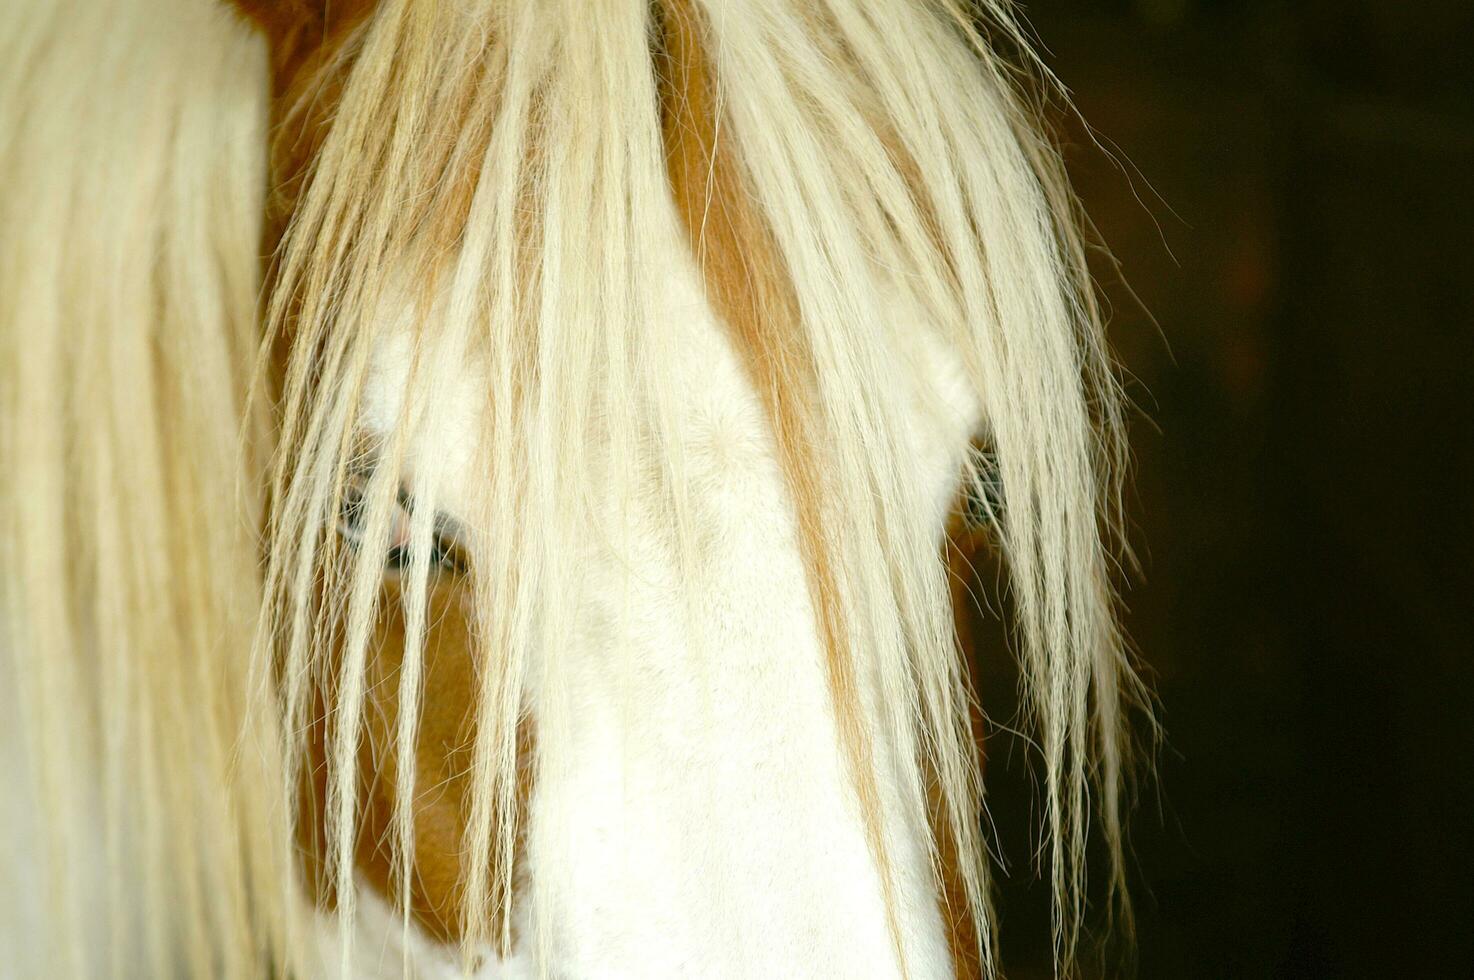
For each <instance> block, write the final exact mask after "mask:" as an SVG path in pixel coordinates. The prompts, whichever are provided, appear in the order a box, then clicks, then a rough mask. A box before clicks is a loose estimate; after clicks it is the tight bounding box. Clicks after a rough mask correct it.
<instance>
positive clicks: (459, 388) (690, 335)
mask: <svg viewBox="0 0 1474 980" xmlns="http://www.w3.org/2000/svg"><path fill="white" fill-rule="evenodd" d="M648 288H649V290H650V293H649V303H648V308H649V309H650V311H651V313H650V316H651V318H652V320H653V321H656V322H655V326H654V329H653V330H652V331H651V333H652V334H653V335H662V336H664V337H665V338H670V337H676V338H678V339H679V342H678V343H665V344H663V346H664V347H665V349H666V351H668V352H669V354H670V362H669V363H668V364H667V365H666V366H667V367H668V368H669V370H666V371H663V372H662V373H661V381H662V383H664V384H667V385H668V386H669V388H668V389H667V391H666V393H665V397H666V398H667V399H669V401H670V403H671V404H672V405H674V407H675V408H676V410H677V412H678V413H679V416H680V426H679V435H680V438H681V440H682V443H683V448H684V449H685V451H686V452H687V454H688V455H689V457H690V459H691V461H692V462H693V464H694V465H695V466H696V469H697V471H698V472H697V473H696V474H694V475H695V476H697V477H698V478H699V477H700V476H702V475H703V474H709V475H712V476H715V475H717V474H719V473H726V474H728V475H733V474H735V473H736V472H738V471H742V470H751V469H763V470H767V469H770V468H772V467H774V466H776V465H777V464H776V452H775V450H774V448H773V447H772V446H771V444H770V442H771V440H770V438H769V436H768V433H767V422H766V417H765V415H764V413H763V408H762V405H761V402H760V400H759V399H758V397H757V393H756V392H755V390H754V389H753V387H752V384H751V382H750V381H749V380H748V378H747V376H746V374H745V372H744V371H743V369H742V366H741V362H740V360H739V358H738V356H737V354H736V352H735V350H734V349H733V348H732V346H731V344H730V342H729V341H728V338H727V337H726V335H725V333H724V332H723V330H722V327H721V325H720V324H719V323H718V321H717V319H716V316H715V314H714V313H713V312H712V309H711V307H710V305H709V304H708V303H707V301H706V298H705V295H704V293H703V291H702V289H701V287H700V284H699V279H698V277H697V273H696V271H695V270H694V269H693V268H690V262H689V260H688V259H687V257H686V256H684V255H683V254H680V253H675V254H673V255H672V256H670V261H669V262H667V263H666V264H665V271H664V274H663V276H662V277H661V278H660V279H659V280H658V281H655V282H652V283H650V284H648ZM405 308H406V309H407V306H406V307H405ZM385 319H386V325H385V327H384V328H383V329H382V330H381V331H380V337H379V339H378V340H377V342H376V343H375V345H374V347H373V349H372V351H371V354H370V358H369V365H368V372H367V376H366V377H365V379H364V388H363V398H362V402H361V407H360V414H359V420H358V423H359V427H360V429H361V430H362V431H363V432H364V434H365V435H368V436H370V437H377V438H379V439H382V440H387V439H388V438H389V437H390V436H391V435H392V434H393V433H394V431H395V429H396V428H397V427H398V425H399V424H400V422H401V420H402V419H403V417H404V413H405V403H406V399H407V397H409V395H410V390H409V389H410V385H411V384H412V380H411V372H412V370H413V365H414V362H415V358H416V354H417V353H421V352H419V351H417V344H418V341H417V339H416V338H417V335H418V331H417V329H416V327H415V325H414V323H413V321H412V318H411V317H409V316H407V315H405V314H404V313H403V311H402V310H401V309H400V304H395V303H392V302H391V303H390V304H388V306H387V309H386V314H385ZM595 395H596V397H597V395H598V393H597V392H596V393H595ZM497 397H498V393H497V392H496V391H495V390H493V386H492V384H491V381H490V379H489V377H488V373H487V371H486V369H485V365H484V364H483V363H482V362H481V361H479V360H478V359H477V358H476V357H465V358H459V359H456V360H455V368H454V371H453V373H452V375H451V376H450V377H448V378H440V379H437V381H436V383H435V386H434V391H433V392H432V393H430V397H429V399H428V400H427V401H426V403H425V404H426V405H431V404H432V403H433V410H432V411H425V412H423V414H422V415H421V421H420V424H419V425H418V426H416V427H415V429H414V431H413V434H412V436H411V440H410V444H409V445H408V446H407V449H406V459H405V469H406V471H407V475H409V476H411V477H414V478H424V477H429V478H432V479H433V480H434V491H435V496H436V504H437V508H438V509H439V510H442V511H444V512H446V513H447V514H449V515H451V516H454V517H458V518H461V519H463V520H465V519H468V518H469V517H470V516H471V515H474V514H475V513H476V512H477V509H478V506H477V505H478V500H477V488H478V486H479V485H481V484H482V483H483V482H484V481H483V480H482V479H481V476H480V473H479V470H478V467H479V466H480V465H482V464H481V456H480V449H481V440H482V430H483V425H484V420H485V418H486V409H487V407H488V404H489V402H492V401H494V400H495V399H496V398H497ZM599 448H600V444H599V443H598V442H597V440H595V441H593V442H591V445H590V449H591V450H592V451H593V452H595V453H597V452H598V450H599Z"/></svg>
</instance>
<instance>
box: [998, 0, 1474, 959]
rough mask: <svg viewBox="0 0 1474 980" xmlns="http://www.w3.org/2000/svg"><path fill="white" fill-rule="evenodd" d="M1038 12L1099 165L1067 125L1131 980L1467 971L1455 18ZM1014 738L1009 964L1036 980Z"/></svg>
mask: <svg viewBox="0 0 1474 980" xmlns="http://www.w3.org/2000/svg"><path fill="white" fill-rule="evenodd" d="M1025 14H1026V16H1027V18H1028V20H1029V21H1030V23H1031V24H1032V26H1033V29H1034V32H1035V34H1036V35H1037V39H1038V41H1039V43H1040V45H1041V46H1042V47H1043V48H1044V49H1045V55H1046V60H1047V61H1048V63H1049V64H1050V65H1051V67H1053V68H1054V69H1055V70H1056V72H1057V73H1058V75H1059V76H1060V78H1061V79H1062V80H1063V82H1064V83H1065V85H1067V86H1068V87H1069V88H1070V89H1071V90H1072V92H1073V93H1074V96H1075V100H1076V103H1077V105H1078V107H1079V109H1080V111H1081V114H1082V115H1083V117H1084V118H1085V119H1086V120H1088V121H1089V123H1090V124H1091V126H1092V127H1093V128H1094V131H1095V136H1096V138H1097V139H1098V140H1099V142H1100V143H1101V144H1103V145H1104V147H1105V148H1106V149H1107V150H1109V151H1110V154H1111V155H1107V154H1106V153H1105V152H1103V151H1102V150H1101V149H1100V148H1099V147H1097V146H1096V145H1094V144H1093V143H1092V141H1091V137H1090V133H1089V132H1088V131H1087V130H1085V129H1084V128H1083V127H1082V126H1080V125H1078V124H1071V123H1069V122H1068V119H1067V118H1066V117H1065V116H1063V115H1061V117H1060V124H1061V126H1062V132H1061V135H1062V137H1063V138H1064V140H1065V142H1066V144H1067V153H1066V157H1067V162H1068V164H1069V166H1070V170H1071V173H1072V176H1073V179H1074V181H1075V183H1076V185H1077V187H1078V189H1079V191H1080V193H1081V196H1082V197H1083V199H1084V202H1085V206H1086V209H1087V211H1088V213H1089V214H1090V216H1091V217H1092V218H1093V219H1094V222H1095V224H1096V226H1097V227H1098V228H1099V232H1100V235H1101V237H1102V238H1103V239H1104V240H1105V242H1106V243H1107V244H1108V245H1109V246H1110V248H1111V250H1112V252H1113V253H1114V255H1115V257H1116V259H1117V260H1118V261H1119V263H1120V266H1121V273H1120V276H1117V275H1116V273H1115V271H1114V269H1113V267H1112V265H1111V263H1110V262H1108V261H1104V260H1102V261H1101V263H1100V266H1099V268H1098V269H1097V274H1098V277H1099V278H1100V279H1101V283H1102V288H1103V290H1104V292H1105V293H1106V295H1107V296H1108V298H1109V300H1110V305H1111V308H1112V314H1111V322H1110V332H1111V336H1112V340H1113V343H1114V345H1115V347H1116V349H1117V351H1118V352H1119V354H1120V357H1121V360H1122V362H1123V364H1124V366H1125V368H1126V369H1127V371H1128V372H1129V373H1130V380H1129V382H1128V389H1129V392H1130V394H1131V396H1132V398H1133V399H1134V401H1135V402H1136V404H1137V405H1138V406H1139V407H1140V409H1141V411H1140V412H1139V413H1138V414H1137V415H1136V417H1135V419H1134V421H1133V427H1132V443H1133V447H1134V452H1135V458H1136V468H1135V472H1134V484H1135V492H1134V496H1133V500H1132V506H1131V519H1132V521H1133V525H1134V526H1133V528H1132V533H1131V539H1132V543H1133V545H1134V546H1135V548H1136V550H1137V551H1138V553H1139V556H1140V558H1141V561H1142V564H1143V566H1144V574H1143V575H1142V576H1140V577H1138V578H1137V579H1135V580H1134V581H1133V582H1131V583H1129V584H1128V585H1127V586H1126V590H1125V602H1126V605H1127V606H1128V607H1129V610H1128V613H1127V624H1128V629H1129V631H1130V634H1131V637H1132V639H1133V640H1134V643H1135V645H1136V647H1137V648H1138V649H1139V650H1140V654H1141V659H1142V661H1143V663H1144V664H1145V666H1146V668H1147V671H1148V673H1149V675H1150V676H1151V677H1152V680H1153V683H1154V685H1155V688H1156V691H1157V693H1158V695H1159V697H1160V701H1161V712H1160V715H1161V720H1162V722H1163V725H1164V728H1165V732H1166V740H1165V743H1164V746H1163V748H1162V749H1161V751H1160V752H1159V753H1158V760H1157V761H1158V771H1159V774H1160V775H1159V779H1158V781H1157V783H1156V784H1155V785H1147V786H1145V787H1144V788H1143V789H1142V791H1141V792H1140V794H1139V802H1138V807H1137V810H1136V813H1135V815H1134V816H1133V819H1132V839H1133V850H1134V855H1133V858H1132V878H1133V886H1134V896H1135V906H1136V912H1137V920H1138V921H1137V934H1138V942H1137V946H1138V954H1137V959H1138V966H1137V972H1138V975H1139V976H1141V977H1149V978H1156V977H1171V978H1179V977H1180V978H1196V977H1361V976H1366V977H1381V976H1396V977H1470V976H1474V898H1471V896H1474V855H1471V851H1474V848H1471V845H1470V838H1471V836H1474V792H1471V763H1470V760H1469V756H1470V753H1471V751H1474V724H1471V714H1474V706H1471V693H1474V670H1471V661H1474V622H1471V621H1474V615H1471V602H1474V548H1471V539H1474V533H1471V531H1474V496H1471V490H1470V478H1471V475H1474V459H1471V456H1474V451H1471V450H1474V439H1471V423H1474V410H1471V405H1474V384H1471V380H1474V3H1470V2H1453V0H1448V2H1441V3H1439V2H1428V3H1418V2H1411V0H1300V2H1288V0H1286V2H1269V0H1034V2H1031V3H1028V4H1027V6H1026V7H1025ZM1112 155H1113V156H1114V158H1115V159H1114V160H1113V159H1112ZM1123 277H1124V280H1125V283H1127V284H1129V286H1130V288H1131V290H1134V292H1135V293H1136V295H1137V296H1138V297H1139V298H1140V302H1139V303H1138V302H1137V301H1136V300H1134V299H1133V298H1132V296H1131V293H1130V292H1128V290H1127V289H1126V287H1125V286H1123V285H1122V282H1121V279H1122V278H1123ZM1153 318H1154V319H1155V323H1154V322H1153ZM985 669H986V665H985ZM984 676H987V675H986V673H985V675H984ZM988 686H989V687H990V688H991V689H990V690H985V691H984V692H983V700H984V706H985V707H986V708H988V710H989V711H990V713H991V714H992V715H993V716H994V717H995V718H996V717H1004V718H1006V717H1008V716H1009V712H1010V710H1011V708H1010V705H1009V704H1008V701H1007V698H1008V696H1009V695H1010V693H1011V692H1009V691H1007V690H1005V689H1004V688H1006V687H1007V685H1003V684H999V685H997V686H993V685H988ZM1016 742H1017V740H1016V739H1012V738H1011V737H1010V736H1008V735H1007V734H1006V733H1002V732H994V733H993V734H992V736H990V741H989V747H988V765H989V784H990V788H991V791H992V794H993V795H992V800H993V803H992V809H993V813H994V817H995V818H996V820H997V822H998V824H999V825H1000V828H1002V832H1003V833H1004V840H1003V846H1004V847H1005V849H1006V853H1007V856H1008V857H1009V859H1010V862H1011V870H1010V872H1009V873H1008V874H1007V875H1006V876H1005V877H1004V878H1003V880H1002V882H1001V885H1000V889H999V905H1000V916H1001V921H1002V930H1003V934H1002V945H1003V951H1004V966H1005V969H1006V970H1007V972H1008V974H1009V976H1011V977H1024V978H1030V977H1036V976H1038V977H1043V976H1048V975H1049V940H1048V918H1047V915H1048V913H1047V907H1048V906H1047V895H1046V892H1045V889H1044V887H1043V886H1042V885H1040V884H1038V883H1037V882H1036V881H1034V880H1033V876H1032V874H1031V872H1030V867H1029V856H1030V851H1031V841H1030V839H1029V836H1028V831H1027V829H1024V830H1019V829H1017V828H1019V827H1024V828H1027V827H1028V826H1029V825H1030V824H1031V822H1032V823H1033V824H1035V825H1037V814H1034V815H1033V816H1032V817H1031V812H1030V809H1029V808H1030V806H1031V804H1030V802H1029V799H1030V792H1031V788H1030V786H1029V784H1028V782H1027V777H1026V776H1025V775H1024V767H1023V766H1022V765H1021V764H1020V760H1021V758H1022V755H1023V752H1022V749H1020V747H1019V746H1018V745H1017V744H1013V743H1016ZM1094 922H1095V924H1096V925H1097V926H1099V925H1101V920H1100V918H1099V916H1097V917H1096V918H1095V920H1094ZM1089 962H1090V960H1087V963H1089ZM1097 962H1098V961H1097ZM1110 962H1111V963H1112V964H1113V965H1112V966H1111V967H1110V968H1109V969H1107V970H1105V971H1104V972H1105V973H1106V974H1109V975H1115V974H1116V973H1118V972H1119V960H1118V959H1111V960H1110ZM1087 972H1094V971H1093V970H1091V971H1087Z"/></svg>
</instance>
